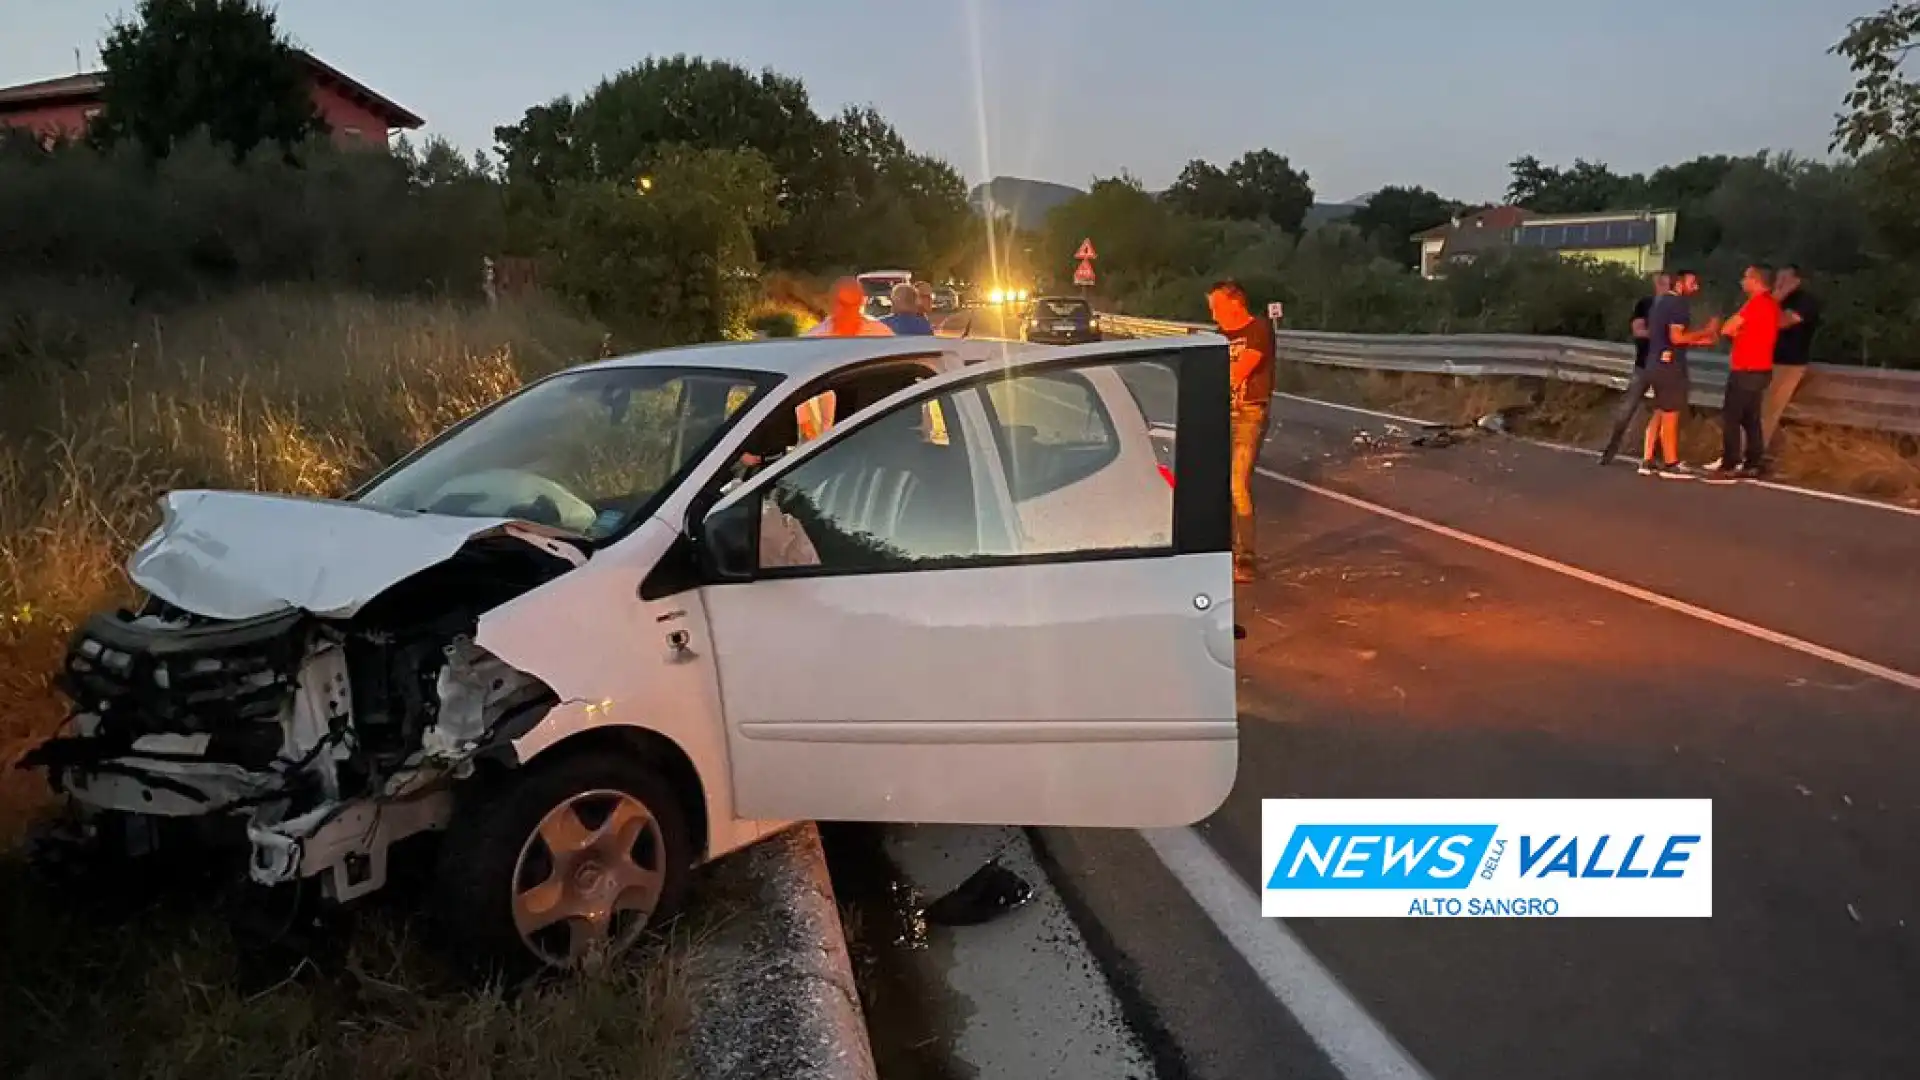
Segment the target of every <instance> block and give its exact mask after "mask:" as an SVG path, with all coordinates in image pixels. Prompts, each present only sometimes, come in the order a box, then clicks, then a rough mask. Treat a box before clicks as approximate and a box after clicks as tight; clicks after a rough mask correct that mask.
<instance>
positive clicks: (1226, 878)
mask: <svg viewBox="0 0 1920 1080" xmlns="http://www.w3.org/2000/svg"><path fill="white" fill-rule="evenodd" d="M1140 835H1141V837H1142V838H1143V839H1145V840H1146V842H1147V846H1148V847H1149V848H1151V849H1152V850H1153V854H1154V856H1155V857H1156V858H1158V859H1159V860H1160V862H1161V863H1162V864H1163V865H1164V866H1165V867H1166V868H1167V870H1168V872H1170V873H1171V874H1173V876H1174V878H1175V880H1177V881H1179V882H1180V885H1181V887H1182V888H1184V889H1186V890H1187V893H1188V895H1190V896H1192V897H1193V899H1194V902H1195V903H1197V904H1199V905H1200V909H1201V910H1202V911H1205V912H1206V913H1207V917H1208V918H1209V919H1211V920H1213V924H1214V926H1215V927H1216V928H1217V929H1218V930H1219V931H1220V933H1221V934H1222V935H1223V936H1225V937H1226V939H1227V941H1228V943H1230V944H1231V945H1232V946H1233V948H1234V951H1235V952H1238V953H1239V954H1240V957H1241V959H1243V960H1245V961H1246V962H1247V964H1248V966H1250V967H1251V968H1253V971H1254V974H1255V975H1257V976H1258V977H1259V979H1260V981H1261V982H1262V983H1264V984H1265V985H1266V987H1267V990H1268V992H1269V993H1271V994H1273V996H1274V1000H1276V1001H1277V1002H1279V1003H1280V1006H1281V1007H1282V1008H1284V1009H1286V1010H1287V1012H1289V1013H1291V1014H1292V1015H1293V1018H1294V1020H1295V1021H1297V1022H1298V1023H1299V1024H1300V1027H1301V1028H1302V1029H1303V1030H1305V1031H1306V1033H1307V1037H1308V1038H1311V1039H1312V1040H1313V1041H1314V1044H1315V1045H1317V1046H1319V1047H1320V1051H1321V1053H1323V1054H1325V1055H1326V1056H1327V1060H1328V1061H1330V1062H1332V1064H1333V1067H1334V1069H1335V1070H1337V1071H1338V1072H1339V1073H1340V1075H1342V1076H1344V1077H1347V1080H1433V1078H1432V1074H1430V1073H1428V1072H1427V1071H1426V1070H1425V1069H1424V1068H1422V1067H1421V1066H1420V1064H1419V1063H1418V1062H1416V1061H1415V1060H1414V1059H1413V1056H1412V1055H1411V1054H1409V1053H1407V1050H1406V1048H1405V1047H1404V1046H1402V1045H1400V1042H1399V1040H1397V1039H1395V1038H1394V1037H1393V1034H1392V1033H1391V1032H1389V1031H1388V1030H1387V1029H1386V1028H1384V1027H1382V1026H1381V1025H1380V1022H1379V1021H1378V1020H1375V1019H1374V1018H1373V1015H1372V1014H1371V1013H1369V1012H1368V1011H1367V1010H1366V1007H1365V1006H1363V1005H1361V1004H1360V1002H1359V1001H1358V1000H1357V999H1355V998H1354V996H1353V995H1352V993H1350V992H1349V991H1348V990H1347V988H1346V987H1345V986H1343V985H1342V984H1341V982H1340V980H1339V979H1337V978H1335V977H1334V975H1333V972H1331V971H1329V970H1327V967H1326V965H1324V964H1322V963H1321V962H1320V961H1319V959H1318V958H1317V957H1315V956H1314V955H1313V953H1312V952H1311V951H1309V950H1308V949H1307V947H1306V945H1305V944H1303V943H1302V942H1301V941H1300V939H1299V938H1298V937H1296V936H1295V935H1294V933H1293V931H1292V930H1290V929H1288V927H1287V925H1286V923H1284V922H1282V921H1281V920H1279V919H1269V918H1266V917H1265V916H1262V915H1260V914H1259V909H1260V899H1259V897H1258V896H1256V895H1254V894H1253V891H1252V890H1251V889H1250V888H1248V887H1247V885H1246V883H1245V882H1243V881H1241V880H1240V877H1239V876H1238V875H1236V874H1235V873H1234V872H1233V869H1232V868H1231V867H1229V866H1228V865H1227V863H1226V860H1225V859H1222V858H1221V857H1220V854H1219V852H1216V851H1214V850H1213V845H1211V844H1209V843H1207V841H1206V840H1205V839H1204V838H1203V837H1201V836H1200V834H1199V833H1198V832H1196V831H1195V830H1193V829H1192V828H1173V829H1142V830H1140Z"/></svg>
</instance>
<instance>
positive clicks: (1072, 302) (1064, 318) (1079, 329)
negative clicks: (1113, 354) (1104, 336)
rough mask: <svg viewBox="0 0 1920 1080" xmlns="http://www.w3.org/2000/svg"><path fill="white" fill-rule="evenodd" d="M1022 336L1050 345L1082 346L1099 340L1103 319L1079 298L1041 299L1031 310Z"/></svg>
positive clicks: (1035, 302)
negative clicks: (1101, 320)
mask: <svg viewBox="0 0 1920 1080" xmlns="http://www.w3.org/2000/svg"><path fill="white" fill-rule="evenodd" d="M1020 333H1021V337H1023V338H1025V339H1026V340H1027V341H1032V342H1037V343H1042V344H1047V345H1080V344H1084V343H1086V342H1089V341H1099V340H1100V316H1099V315H1097V314H1095V313H1094V310H1093V305H1092V304H1091V303H1088V302H1087V300H1086V299H1085V298H1083V297H1079V296H1042V297H1040V298H1038V299H1036V300H1035V301H1034V302H1033V305H1032V307H1030V308H1028V310H1027V313H1026V319H1025V321H1024V322H1023V323H1022V325H1021V331H1020Z"/></svg>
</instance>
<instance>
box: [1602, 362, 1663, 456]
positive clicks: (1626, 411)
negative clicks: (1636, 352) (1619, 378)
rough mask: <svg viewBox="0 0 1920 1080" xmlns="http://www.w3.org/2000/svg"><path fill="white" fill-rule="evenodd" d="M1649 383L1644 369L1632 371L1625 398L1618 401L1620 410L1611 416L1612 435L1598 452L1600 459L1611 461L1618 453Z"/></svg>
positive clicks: (1643, 401)
mask: <svg viewBox="0 0 1920 1080" xmlns="http://www.w3.org/2000/svg"><path fill="white" fill-rule="evenodd" d="M1651 382H1652V379H1651V378H1650V377H1649V376H1648V374H1647V369H1646V368H1643V367H1637V368H1634V369H1633V377H1632V378H1630V379H1628V380H1627V389H1626V393H1625V396H1624V397H1622V398H1621V400H1620V408H1619V409H1618V411H1616V412H1615V413H1614V414H1613V433H1612V434H1611V435H1608V436H1607V448H1606V449H1605V450H1602V451H1600V456H1601V457H1603V458H1606V459H1607V460H1609V461H1611V460H1612V459H1613V455H1615V454H1617V453H1619V452H1620V444H1621V442H1623V441H1624V440H1625V439H1626V437H1627V428H1628V427H1630V426H1632V424H1633V417H1634V414H1635V413H1638V412H1639V411H1640V406H1641V405H1642V404H1644V403H1645V399H1646V396H1647V388H1648V386H1649V384H1650V383H1651Z"/></svg>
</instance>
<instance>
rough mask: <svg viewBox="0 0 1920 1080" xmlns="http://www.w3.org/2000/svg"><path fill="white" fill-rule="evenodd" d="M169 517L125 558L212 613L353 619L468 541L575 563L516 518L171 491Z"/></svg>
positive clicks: (163, 592) (142, 574)
mask: <svg viewBox="0 0 1920 1080" xmlns="http://www.w3.org/2000/svg"><path fill="white" fill-rule="evenodd" d="M162 509H163V511H164V513H165V517H164V519H163V520H162V522H161V524H160V528H158V529H156V530H155V531H154V533H153V535H152V536H150V537H148V538H147V540H146V542H145V543H143V544H141V545H140V547H139V548H138V549H136V550H135V551H134V553H133V556H132V558H130V559H129V560H128V561H127V572H128V573H129V574H130V575H131V576H132V577H133V580H134V582H135V583H136V584H138V585H139V586H140V587H141V588H143V589H146V590H147V591H148V592H151V593H153V594H154V595H155V596H158V597H159V598H161V599H162V600H165V601H166V602H167V603H169V604H172V605H174V606H175V607H178V608H181V609H183V610H186V611H191V612H193V613H194V614H196V615H204V616H206V617H208V618H213V619H250V618H254V617H256V616H260V615H266V614H270V613H272V612H275V611H284V610H286V609H287V608H290V607H291V608H302V609H304V610H306V611H310V612H312V613H313V614H315V615H319V616H321V617H323V618H348V617H350V616H352V615H353V613H354V612H356V611H358V610H360V608H361V607H362V606H363V605H365V604H366V603H367V602H368V601H370V600H372V599H373V598H374V597H376V596H378V595H379V594H380V593H382V592H384V591H385V590H386V589H388V588H389V587H391V586H393V585H396V584H398V583H399V582H402V581H405V580H406V579H407V578H409V577H412V576H413V575H415V574H417V573H419V572H420V571H422V570H425V569H427V568H428V567H430V566H435V565H437V564H439V563H442V562H445V561H446V560H448V559H450V558H452V557H453V556H454V554H455V553H456V552H458V551H459V550H460V549H461V548H462V547H463V546H465V545H466V543H467V541H469V540H472V539H473V538H475V537H478V536H484V535H488V534H493V533H509V534H513V535H516V536H520V537H521V538H522V539H525V540H527V541H528V542H529V543H532V544H534V545H535V546H538V547H540V548H542V549H543V550H546V551H549V552H551V553H552V554H555V555H560V556H562V557H568V558H570V560H571V561H573V562H575V563H576V564H577V563H578V562H580V561H582V560H581V557H580V555H579V553H578V552H577V551H574V550H573V549H572V548H570V547H568V546H566V545H558V544H555V543H553V542H552V539H551V538H553V537H559V536H565V535H566V534H565V533H562V532H558V531H556V530H553V529H548V528H544V527H542V526H539V525H534V524H531V523H529V522H525V521H516V520H513V519H510V518H463V517H448V516H445V515H440V514H419V513H411V512H407V511H400V510H386V509H382V508H380V507H375V506H368V505H365V504H363V503H353V502H342V501H339V500H336V499H307V498H299V497H296V496H291V495H263V494H256V493H252V492H240V491H195V490H188V491H175V492H171V493H169V494H168V495H167V497H166V498H165V499H164V500H162Z"/></svg>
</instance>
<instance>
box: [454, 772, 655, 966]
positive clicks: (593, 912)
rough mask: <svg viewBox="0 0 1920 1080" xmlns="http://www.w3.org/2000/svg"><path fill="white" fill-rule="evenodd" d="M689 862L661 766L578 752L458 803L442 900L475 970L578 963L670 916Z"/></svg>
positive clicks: (462, 953) (615, 950)
mask: <svg viewBox="0 0 1920 1080" xmlns="http://www.w3.org/2000/svg"><path fill="white" fill-rule="evenodd" d="M692 863H693V853H692V851H691V843H690V839H689V835H688V830H687V826H686V814H685V812H684V810H683V809H682V808H681V806H680V803H679V799H678V797H677V796H676V794H675V792H674V790H673V787H672V785H670V784H668V783H667V782H666V781H665V779H663V778H662V777H661V775H660V774H659V773H658V772H657V771H655V770H653V769H652V768H650V767H648V766H647V765H646V764H645V763H644V762H642V761H639V760H635V759H629V758H624V757H615V756H608V755H606V754H605V753H604V752H603V753H597V754H593V755H590V756H589V755H584V754H582V755H576V756H571V757H565V758H562V759H560V760H557V761H554V762H551V763H542V764H540V765H536V766H534V767H533V768H531V769H529V770H528V771H527V772H525V773H523V774H518V775H514V776H511V777H509V778H507V779H506V780H505V781H503V782H502V783H500V784H498V785H495V786H491V787H489V788H479V789H476V790H474V791H473V792H471V793H470V794H469V797H468V798H465V799H463V800H462V803H461V805H460V808H459V811H458V812H457V813H456V815H455V817H454V820H453V822H452V824H451V825H450V826H449V828H448V830H447V836H446V840H445V843H444V844H443V845H442V847H441V851H440V865H439V873H438V875H437V876H438V885H439V891H440V897H439V903H438V904H437V905H436V906H437V907H438V910H439V912H440V914H441V915H442V917H443V918H444V919H445V920H446V923H447V926H448V931H449V933H448V937H449V939H450V940H449V942H448V944H449V945H450V946H451V947H452V948H453V949H454V950H455V951H456V953H458V954H459V957H460V958H461V959H463V960H465V961H467V963H468V965H469V966H473V967H477V968H479V969H481V970H484V971H487V972H501V973H508V974H515V975H518V974H524V973H527V972H530V971H533V970H537V969H539V968H543V967H544V968H574V967H578V966H579V965H581V964H582V963H583V962H585V961H588V960H590V959H596V958H605V957H610V956H614V955H618V954H619V953H621V952H624V951H625V950H626V949H628V948H630V947H631V946H632V945H633V944H634V942H636V941H637V940H639V938H640V936H641V934H642V933H644V932H645V930H646V929H647V927H649V926H652V925H657V924H658V923H659V922H660V921H661V920H663V919H664V918H666V917H667V916H668V915H670V914H672V912H673V911H674V910H675V908H676V907H677V905H678V903H679V901H680V899H681V897H682V894H683V893H684V892H685V889H686V885H687V879H688V876H689V874H690V871H691V868H692Z"/></svg>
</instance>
